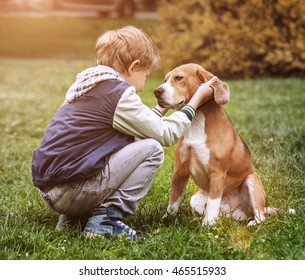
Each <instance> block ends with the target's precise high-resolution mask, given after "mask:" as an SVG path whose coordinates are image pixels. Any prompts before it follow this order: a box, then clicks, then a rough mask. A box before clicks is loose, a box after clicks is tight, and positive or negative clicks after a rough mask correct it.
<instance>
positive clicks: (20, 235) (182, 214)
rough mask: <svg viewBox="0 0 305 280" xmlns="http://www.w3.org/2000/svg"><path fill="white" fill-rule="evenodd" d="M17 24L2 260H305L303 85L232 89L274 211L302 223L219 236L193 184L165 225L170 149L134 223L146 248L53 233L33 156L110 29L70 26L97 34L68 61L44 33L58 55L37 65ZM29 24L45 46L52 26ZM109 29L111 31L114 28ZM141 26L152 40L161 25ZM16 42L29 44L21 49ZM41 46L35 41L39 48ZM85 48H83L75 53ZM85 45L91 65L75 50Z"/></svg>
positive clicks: (233, 108) (2, 142)
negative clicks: (196, 207)
mask: <svg viewBox="0 0 305 280" xmlns="http://www.w3.org/2000/svg"><path fill="white" fill-rule="evenodd" d="M14 20H16V19H11V18H0V23H1V25H0V26H1V27H0V31H1V32H0V37H1V42H8V43H7V44H0V50H1V52H0V102H1V105H0V106H1V110H0V129H1V131H2V132H1V138H0V153H1V156H0V248H1V250H0V259H9V260H17V259H109V260H110V259H111V260H112V259H239V260H241V259H303V260H304V259H305V238H304V232H305V222H304V221H305V186H304V182H305V176H304V170H305V145H304V139H305V123H304V116H305V95H304V94H305V81H304V80H301V79H266V80H237V81H227V82H228V84H229V86H230V88H231V101H230V103H229V104H227V105H226V106H225V107H226V110H227V112H228V115H229V116H230V118H231V120H232V122H233V123H234V126H235V128H236V129H237V131H238V132H239V133H240V134H241V136H242V137H243V139H244V140H245V142H246V143H247V144H248V146H249V148H250V150H251V152H252V155H253V161H254V163H255V166H256V167H257V170H258V172H259V174H260V175H261V179H262V181H263V184H264V186H265V189H266V193H267V201H268V204H269V205H270V206H276V207H281V208H284V209H287V208H295V209H296V212H297V214H296V215H286V214H282V215H279V216H276V217H272V218H270V219H268V220H266V221H265V222H263V223H262V224H260V225H259V226H255V227H251V228H248V227H246V226H245V225H244V224H240V223H238V222H235V221H233V220H231V219H226V218H220V219H219V221H218V223H217V227H215V228H202V227H201V220H200V218H199V217H197V216H194V215H193V214H192V213H191V210H190V206H189V199H190V196H191V195H192V194H193V193H194V192H195V191H196V186H195V185H194V184H193V182H190V183H189V186H188V190H187V193H186V196H185V199H184V201H183V203H182V205H181V208H180V211H179V213H178V215H177V216H176V217H172V218H171V219H169V220H162V215H163V214H164V212H165V210H166V207H167V202H168V196H169V190H170V177H171V173H172V170H173V150H174V147H171V148H166V149H165V156H166V157H165V162H164V165H163V167H162V169H161V170H160V172H159V173H158V175H157V176H156V178H155V180H154V183H153V186H152V188H151V190H150V192H149V193H148V195H147V196H146V198H145V199H144V200H143V201H142V203H141V205H140V208H139V211H138V212H137V213H136V214H135V215H134V216H132V217H130V218H128V223H129V224H130V225H131V226H132V227H134V228H135V229H136V230H138V231H142V232H145V233H147V234H148V235H149V236H150V240H149V241H148V242H145V243H142V242H133V243H130V242H128V241H126V240H124V239H108V238H106V239H96V240H87V239H85V238H84V237H83V236H82V233H81V232H80V231H79V230H78V229H71V230H66V231H63V232H60V233H59V232H55V231H54V226H55V224H56V222H57V219H58V214H57V213H54V212H53V211H51V210H50V209H49V208H47V207H46V206H45V204H44V203H43V202H42V200H41V199H40V197H39V195H38V193H37V190H36V189H35V187H33V185H32V182H31V156H32V151H33V149H34V148H36V147H37V146H38V145H39V143H40V141H41V138H42V136H43V133H44V129H45V127H46V125H47V123H48V121H49V120H50V118H51V117H52V115H53V114H54V113H55V111H56V110H57V108H58V106H59V105H60V104H61V102H62V101H63V99H64V95H65V92H66V90H67V88H68V87H69V85H70V84H71V83H72V82H73V80H74V78H75V75H76V74H77V73H78V72H79V71H81V70H83V69H84V68H86V67H89V66H92V65H93V64H94V59H91V57H90V53H91V51H90V50H89V45H90V44H93V45H94V42H95V39H96V38H94V39H93V37H95V35H96V34H93V33H94V32H96V33H99V34H100V33H101V32H97V29H101V27H103V28H106V23H105V21H100V20H93V19H81V20H78V21H77V20H76V19H69V20H67V21H66V27H67V28H68V26H70V28H72V27H73V25H76V26H80V25H81V26H82V27H81V28H78V29H77V30H78V31H75V32H76V33H77V34H79V33H78V32H83V33H84V34H87V31H88V30H92V28H91V27H94V26H96V27H97V28H96V29H94V30H95V31H94V32H93V33H92V34H91V35H90V36H89V37H90V38H87V37H86V36H85V35H84V36H85V37H84V42H82V40H76V39H75V40H74V41H73V38H72V37H73V36H72V35H71V36H72V37H69V38H70V39H71V40H72V42H73V44H72V43H71V45H65V49H63V50H62V52H61V51H60V48H59V46H60V47H61V46H62V45H61V44H62V43H60V42H59V43H58V44H59V46H58V45H57V44H55V43H54V38H56V36H57V35H56V34H57V33H56V34H53V35H52V33H51V32H50V30H51V29H52V28H50V29H48V30H47V31H46V32H47V33H48V34H49V35H50V36H53V37H52V38H53V39H52V40H51V38H47V39H46V40H50V42H49V43H48V44H47V45H50V44H51V45H52V46H53V47H54V49H51V48H50V49H45V50H43V49H40V48H37V49H36V52H37V56H36V55H35V52H34V51H33V49H32V48H31V47H30V46H28V47H26V48H28V53H29V55H26V54H24V53H23V51H22V47H20V42H21V41H22V39H26V38H27V36H26V35H22V33H23V32H21V31H19V33H18V32H17V31H16V30H17V29H18V28H21V25H20V23H19V24H18V25H14V26H13V25H12V23H13V22H14ZM21 20H22V24H23V26H24V27H23V29H22V30H25V31H24V33H25V34H28V33H29V32H30V29H31V28H29V27H31V24H34V23H31V22H32V21H33V22H34V21H35V20H36V25H35V26H39V28H38V27H37V28H38V29H40V31H37V32H36V33H35V34H34V35H33V37H35V36H36V37H38V34H40V33H43V32H42V27H41V26H43V25H44V24H45V26H46V25H47V22H48V20H49V19H48V20H46V19H26V18H24V19H21ZM56 20H57V21H62V23H61V24H63V22H64V21H63V20H62V19H60V18H58V19H56ZM4 21H5V22H6V23H10V25H9V27H10V28H11V30H12V31H13V33H14V34H15V35H14V36H15V38H10V37H9V36H8V33H5V32H8V31H4V29H5V28H3V25H2V23H3V22H4ZM37 23H40V25H41V26H40V25H37ZM111 24H114V23H113V22H112V21H109V22H108V21H107V28H108V27H109V26H110V25H111ZM120 24H121V23H120ZM133 24H136V23H134V22H133ZM139 24H142V25H143V26H144V27H145V28H147V29H150V32H152V30H153V29H152V28H153V26H154V24H156V23H154V22H153V23H149V22H144V23H139ZM7 26H8V25H7ZM17 27H18V28H17ZM144 27H143V28H144ZM54 30H55V29H54ZM81 30H83V31H81ZM99 31H100V30H99ZM32 32H34V31H32ZM54 32H55V31H54ZM88 32H89V31H88ZM4 33H5V34H6V35H5V34H4ZM89 33H90V32H89ZM58 34H59V35H58V36H59V37H60V38H61V40H63V41H64V40H65V38H64V37H65V36H66V35H67V34H69V32H68V31H67V32H65V31H64V28H63V30H61V31H58ZM17 35H20V36H21V37H19V39H17V38H16V36H17ZM22 36H24V37H22ZM33 37H31V38H28V40H30V41H31V42H33ZM86 38H87V39H86ZM4 39H7V41H5V40H4ZM13 41H14V42H16V44H17V41H18V44H19V45H18V46H19V47H16V48H15V49H14V48H13V47H12V45H11V44H12V42H13ZM77 41H78V42H80V44H81V45H80V46H79V47H75V46H76V45H77V44H76V43H77ZM66 42H67V41H66ZM31 44H32V43H29V45H31ZM39 44H43V42H40V43H38V45H39ZM7 45H8V46H7ZM25 45H26V44H25ZM86 45H87V47H88V49H87V51H84V54H83V55H81V54H78V52H77V51H75V49H74V47H75V48H76V49H77V50H78V49H82V48H83V47H84V48H86ZM9 46H10V47H9ZM40 46H42V45H40ZM70 46H71V48H72V49H73V50H72V51H71V52H70V51H69V50H70ZM90 48H91V47H90ZM10 51H11V53H9V52H10ZM57 56H58V59H54V58H55V57H57ZM5 57H9V58H5ZM27 57H36V59H35V60H31V59H25V58H27ZM49 58H52V59H49ZM162 81H163V79H162V76H161V75H159V74H154V75H152V76H151V77H150V78H149V79H148V81H147V84H146V87H145V90H144V93H143V94H142V99H143V101H144V103H146V104H148V105H149V106H150V107H151V106H153V105H154V104H155V100H154V97H153V94H152V91H153V89H154V88H155V87H156V86H157V85H158V84H160V83H162Z"/></svg>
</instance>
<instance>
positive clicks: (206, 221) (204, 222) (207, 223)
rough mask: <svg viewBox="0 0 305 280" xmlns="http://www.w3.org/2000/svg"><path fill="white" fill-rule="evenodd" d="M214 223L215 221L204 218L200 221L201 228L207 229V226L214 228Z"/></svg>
mask: <svg viewBox="0 0 305 280" xmlns="http://www.w3.org/2000/svg"><path fill="white" fill-rule="evenodd" d="M215 223H216V219H215V218H214V219H208V218H207V217H204V218H203V220H202V226H203V227H207V226H214V225H215Z"/></svg>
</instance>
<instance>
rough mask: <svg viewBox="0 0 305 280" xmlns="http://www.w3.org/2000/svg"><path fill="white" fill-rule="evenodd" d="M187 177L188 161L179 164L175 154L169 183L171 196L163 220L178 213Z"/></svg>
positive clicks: (188, 171) (188, 172)
mask: <svg viewBox="0 0 305 280" xmlns="http://www.w3.org/2000/svg"><path fill="white" fill-rule="evenodd" d="M178 148H179V147H178ZM176 151H177V150H176ZM177 159H178V160H177ZM189 176H190V170H189V160H185V161H184V162H183V163H181V162H180V159H179V158H178V154H177V153H176V163H175V170H174V173H173V176H172V182H171V194H170V199H169V204H168V207H167V211H166V213H165V215H164V216H163V218H166V217H167V216H168V214H176V213H177V212H178V210H179V206H180V203H181V201H182V198H183V194H184V190H185V188H186V185H187V181H188V179H189Z"/></svg>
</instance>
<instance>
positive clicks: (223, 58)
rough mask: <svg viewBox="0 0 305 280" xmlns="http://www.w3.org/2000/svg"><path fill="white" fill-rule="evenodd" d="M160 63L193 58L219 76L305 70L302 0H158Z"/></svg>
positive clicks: (169, 64) (304, 7)
mask: <svg viewBox="0 0 305 280" xmlns="http://www.w3.org/2000/svg"><path fill="white" fill-rule="evenodd" d="M159 14H160V21H161V22H160V28H159V30H158V31H157V38H156V40H157V43H158V45H159V47H160V51H161V56H162V61H163V64H162V66H163V67H162V68H163V70H164V71H168V70H170V69H171V68H173V67H175V66H177V65H179V64H182V63H187V62H197V63H199V64H201V65H202V66H203V67H205V68H206V69H208V70H210V71H211V72H212V73H214V74H217V75H219V76H221V77H222V78H241V77H244V78H245V77H246V78H253V77H262V76H264V77H266V76H289V75H290V76H291V75H295V76H303V77H304V76H305V75H304V74H305V40H304V38H305V2H304V1H303V0H225V1H213V0H180V1H173V0H161V1H160V4H159Z"/></svg>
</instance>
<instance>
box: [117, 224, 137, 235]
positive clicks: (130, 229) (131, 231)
mask: <svg viewBox="0 0 305 280" xmlns="http://www.w3.org/2000/svg"><path fill="white" fill-rule="evenodd" d="M116 223H117V224H119V225H120V226H121V227H122V229H123V230H124V231H125V232H127V234H128V235H130V236H131V237H134V236H136V235H137V232H136V231H135V230H133V229H132V228H130V227H129V226H127V225H125V224H124V223H122V222H121V221H117V222H116Z"/></svg>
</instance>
